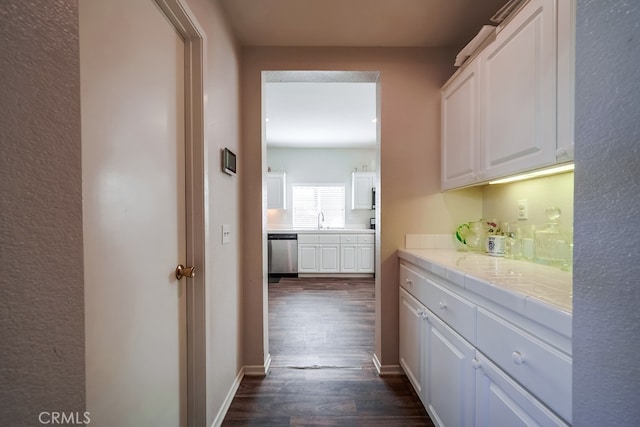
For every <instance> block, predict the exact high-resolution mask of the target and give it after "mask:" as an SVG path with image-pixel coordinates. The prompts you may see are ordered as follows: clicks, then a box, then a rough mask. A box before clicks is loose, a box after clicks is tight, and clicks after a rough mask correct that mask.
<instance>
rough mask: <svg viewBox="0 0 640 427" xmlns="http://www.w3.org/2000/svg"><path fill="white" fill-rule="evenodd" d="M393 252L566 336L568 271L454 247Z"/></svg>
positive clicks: (570, 279) (569, 313)
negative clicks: (464, 250)
mask: <svg viewBox="0 0 640 427" xmlns="http://www.w3.org/2000/svg"><path fill="white" fill-rule="evenodd" d="M398 257H399V258H400V259H401V260H405V261H407V262H410V263H412V264H415V265H416V266H418V267H420V268H422V269H423V270H425V271H427V272H431V273H433V274H435V275H437V276H440V277H443V278H445V279H447V280H448V281H449V282H450V283H451V284H452V285H454V287H457V288H458V287H459V288H460V289H464V290H465V291H468V292H470V295H472V296H473V295H477V296H479V297H481V298H484V299H486V300H488V301H490V302H492V303H495V304H498V305H500V306H502V307H504V308H506V309H508V310H511V311H513V312H516V313H517V314H519V315H522V316H523V317H525V318H528V319H530V320H533V321H535V322H537V323H539V324H542V325H544V326H546V327H548V328H550V329H552V330H555V331H556V332H558V333H560V334H562V335H564V336H566V337H571V323H572V310H573V304H572V289H573V274H572V273H570V272H566V271H561V270H559V269H557V268H553V267H549V266H545V265H539V264H535V263H533V262H529V261H521V260H512V259H505V258H501V257H491V256H488V255H485V254H477V253H472V252H461V251H457V250H454V249H398Z"/></svg>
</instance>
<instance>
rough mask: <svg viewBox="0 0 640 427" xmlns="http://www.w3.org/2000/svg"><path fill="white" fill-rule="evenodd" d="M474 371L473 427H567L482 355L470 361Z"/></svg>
mask: <svg viewBox="0 0 640 427" xmlns="http://www.w3.org/2000/svg"><path fill="white" fill-rule="evenodd" d="M473 365H474V369H475V370H476V411H475V417H476V425H477V426H478V427H493V426H535V425H539V426H567V425H568V424H566V423H565V422H564V421H563V420H562V419H561V418H558V416H557V415H555V414H554V413H553V412H551V411H550V410H549V409H547V408H546V407H545V406H544V405H543V404H541V403H540V402H539V401H538V400H537V399H536V398H535V397H534V396H533V395H531V393H529V392H527V390H525V389H524V388H523V387H521V386H520V385H519V384H518V383H517V382H515V381H514V380H513V379H511V378H510V377H509V376H508V375H507V374H506V373H504V371H502V370H501V369H500V368H498V367H497V366H496V365H494V364H493V363H492V362H491V361H490V360H489V359H488V358H486V357H485V356H484V355H482V353H478V354H477V355H476V359H475V360H474V362H473Z"/></svg>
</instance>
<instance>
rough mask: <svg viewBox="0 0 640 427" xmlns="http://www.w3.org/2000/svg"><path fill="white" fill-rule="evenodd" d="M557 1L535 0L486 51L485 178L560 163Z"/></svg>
mask: <svg viewBox="0 0 640 427" xmlns="http://www.w3.org/2000/svg"><path fill="white" fill-rule="evenodd" d="M555 3H556V2H555V0H531V1H530V2H529V3H527V5H526V6H525V7H524V8H523V9H522V10H521V11H520V12H519V13H518V14H517V15H516V16H515V17H514V18H513V20H511V21H510V22H508V23H507V25H506V26H505V27H504V28H503V29H502V31H500V32H499V33H498V34H497V36H496V39H495V41H494V42H493V43H491V44H490V45H489V46H487V48H486V49H485V50H483V52H482V53H481V54H480V61H481V63H482V70H483V80H484V85H483V90H484V93H483V96H482V98H483V99H484V103H483V105H484V107H483V108H482V110H481V114H482V116H483V120H482V121H483V124H484V126H483V129H482V132H483V137H482V138H481V139H482V141H483V142H484V150H483V156H482V158H483V164H482V170H483V173H484V176H482V177H481V180H484V179H491V178H495V177H498V176H504V175H509V174H512V173H515V172H520V171H524V170H530V169H536V168H539V167H543V166H548V165H551V164H553V163H555V158H556V76H557V55H556V40H557V37H556V4H555Z"/></svg>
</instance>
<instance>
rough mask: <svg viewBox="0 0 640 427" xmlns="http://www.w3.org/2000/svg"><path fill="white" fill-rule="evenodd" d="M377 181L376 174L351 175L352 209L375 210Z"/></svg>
mask: <svg viewBox="0 0 640 427" xmlns="http://www.w3.org/2000/svg"><path fill="white" fill-rule="evenodd" d="M375 180H376V173H375V172H353V173H352V174H351V209H373V202H374V200H373V191H372V190H373V187H374V186H375Z"/></svg>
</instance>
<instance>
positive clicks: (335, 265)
mask: <svg viewBox="0 0 640 427" xmlns="http://www.w3.org/2000/svg"><path fill="white" fill-rule="evenodd" d="M318 251H319V255H320V268H319V269H318V271H319V272H320V273H339V272H340V243H321V244H319V245H318Z"/></svg>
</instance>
